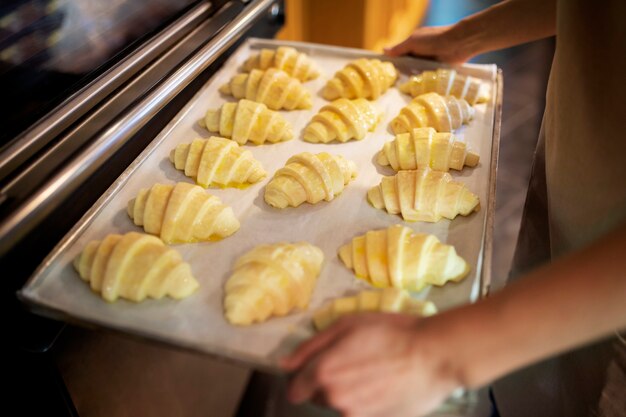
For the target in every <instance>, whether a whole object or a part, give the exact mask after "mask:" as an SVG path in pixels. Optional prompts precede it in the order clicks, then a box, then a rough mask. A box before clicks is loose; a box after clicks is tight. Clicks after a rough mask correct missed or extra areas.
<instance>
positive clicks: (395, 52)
mask: <svg viewBox="0 0 626 417" xmlns="http://www.w3.org/2000/svg"><path fill="white" fill-rule="evenodd" d="M384 52H385V55H387V56H401V55H406V54H408V53H409V52H411V38H406V39H405V40H403V41H402V42H400V43H399V44H396V45H394V46H392V47H389V48H384Z"/></svg>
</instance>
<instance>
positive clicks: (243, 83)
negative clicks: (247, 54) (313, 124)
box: [220, 68, 312, 110]
mask: <svg viewBox="0 0 626 417" xmlns="http://www.w3.org/2000/svg"><path fill="white" fill-rule="evenodd" d="M220 92H221V93H222V94H227V95H231V96H233V97H235V98H236V99H240V98H245V99H248V100H252V101H256V102H257V103H263V104H265V105H267V107H269V108H270V109H272V110H281V109H285V110H296V109H310V108H311V106H312V101H311V93H309V91H308V90H307V89H306V88H304V87H303V86H302V84H301V83H300V81H298V80H297V79H295V78H292V77H290V76H289V75H287V74H286V73H285V72H284V71H281V70H278V69H276V68H269V69H267V70H265V71H261V70H256V69H255V70H252V71H250V73H248V74H237V75H235V76H234V77H233V78H231V80H230V81H229V82H228V83H227V84H224V85H223V86H222V87H220Z"/></svg>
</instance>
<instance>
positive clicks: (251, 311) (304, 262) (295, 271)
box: [224, 242, 324, 325]
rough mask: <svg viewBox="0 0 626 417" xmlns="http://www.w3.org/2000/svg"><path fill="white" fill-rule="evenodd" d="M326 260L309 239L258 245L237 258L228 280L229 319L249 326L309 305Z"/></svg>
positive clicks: (225, 300) (225, 306) (227, 301)
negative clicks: (307, 240)
mask: <svg viewBox="0 0 626 417" xmlns="http://www.w3.org/2000/svg"><path fill="white" fill-rule="evenodd" d="M323 260H324V254H323V253H322V251H321V250H320V249H319V248H318V247H316V246H313V245H311V244H308V243H306V242H300V243H293V244H290V243H278V244H273V245H261V246H257V247H256V248H254V249H253V250H251V251H250V252H248V253H246V254H245V255H243V256H242V257H240V258H239V259H238V260H237V262H236V263H235V268H234V271H233V274H232V275H231V276H230V278H229V279H228V281H227V282H226V291H225V292H226V297H225V298H224V310H225V312H226V319H227V320H228V321H229V322H230V323H232V324H237V325H249V324H252V323H254V322H262V321H265V320H267V319H268V318H269V317H270V316H284V315H286V314H288V313H289V312H290V311H291V310H293V309H294V308H300V309H303V308H306V306H307V305H308V304H309V300H310V299H311V294H312V293H313V288H314V287H315V282H316V281H317V276H318V275H319V272H320V269H321V267H322V262H323Z"/></svg>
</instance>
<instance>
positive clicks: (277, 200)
mask: <svg viewBox="0 0 626 417" xmlns="http://www.w3.org/2000/svg"><path fill="white" fill-rule="evenodd" d="M356 175H357V170H356V164H355V163H354V162H352V161H350V160H347V159H345V158H344V157H342V156H340V155H331V154H328V153H326V152H322V153H318V154H312V153H309V152H304V153H301V154H298V155H294V156H292V157H291V158H289V160H288V161H287V164H286V165H285V166H284V167H283V168H281V169H279V170H278V171H276V174H274V178H272V180H271V181H270V182H269V184H267V187H265V202H266V203H267V204H269V205H270V206H272V207H276V208H285V207H287V206H291V207H298V206H299V205H300V204H302V203H304V202H305V201H306V202H308V203H311V204H315V203H318V202H320V201H322V200H326V201H330V200H332V199H334V198H335V196H337V195H339V194H340V193H341V192H342V191H343V189H344V188H345V187H346V185H347V184H348V183H349V182H350V181H352V179H354V178H355V177H356Z"/></svg>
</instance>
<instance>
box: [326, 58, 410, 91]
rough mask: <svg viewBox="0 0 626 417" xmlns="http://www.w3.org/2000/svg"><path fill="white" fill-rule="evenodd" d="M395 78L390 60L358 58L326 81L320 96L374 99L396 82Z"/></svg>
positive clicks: (394, 68)
mask: <svg viewBox="0 0 626 417" xmlns="http://www.w3.org/2000/svg"><path fill="white" fill-rule="evenodd" d="M396 78H398V71H397V70H396V67H394V66H393V64H392V63H391V62H382V61H381V60H379V59H365V58H359V59H357V60H354V61H352V62H350V63H348V65H346V66H345V67H343V69H341V70H339V71H337V72H336V73H335V76H334V77H333V78H332V79H330V80H329V81H328V82H327V83H326V86H325V87H324V90H323V91H322V96H323V97H324V98H325V99H326V100H335V99H337V98H340V97H343V98H350V99H353V98H366V99H368V100H376V99H377V98H378V97H380V95H381V94H383V93H384V92H385V91H387V89H388V88H389V87H391V86H392V85H393V84H394V83H395V82H396Z"/></svg>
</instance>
